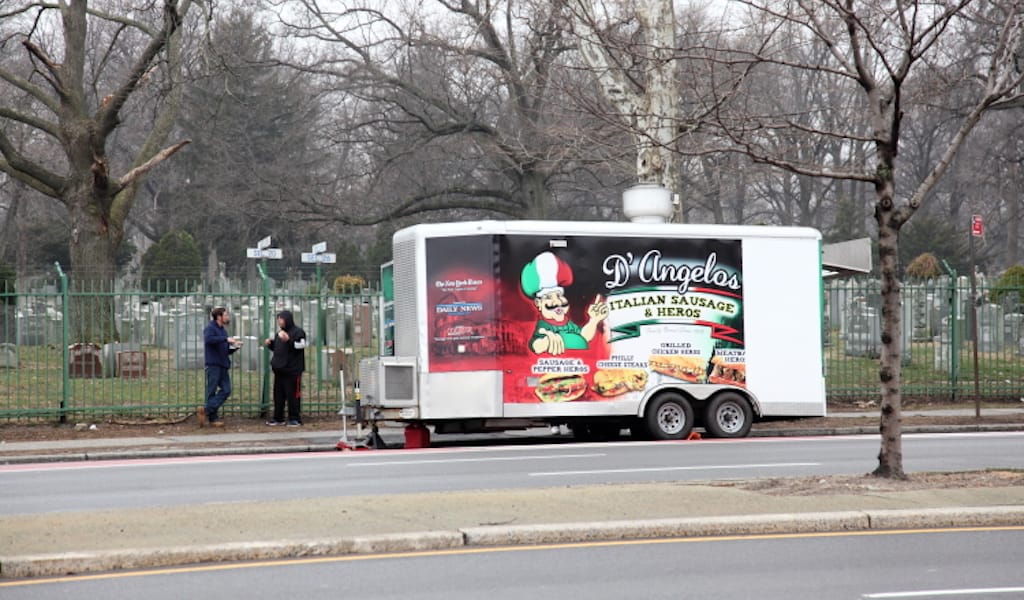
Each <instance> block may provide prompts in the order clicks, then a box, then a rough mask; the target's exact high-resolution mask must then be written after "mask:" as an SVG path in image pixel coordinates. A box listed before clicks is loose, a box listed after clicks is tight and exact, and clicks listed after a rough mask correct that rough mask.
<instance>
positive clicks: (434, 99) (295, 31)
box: [270, 0, 597, 224]
mask: <svg viewBox="0 0 1024 600" xmlns="http://www.w3.org/2000/svg"><path fill="white" fill-rule="evenodd" d="M270 4H272V5H274V6H275V7H276V9H277V11H278V13H279V15H280V19H281V24H282V27H283V28H284V32H285V34H286V35H288V36H289V37H291V38H293V39H295V40H298V41H297V42H296V43H298V44H306V45H308V46H310V47H315V48H317V51H318V54H319V55H318V56H317V57H311V58H307V59H304V60H298V59H291V60H289V61H288V64H290V65H292V66H294V67H295V68H298V69H301V70H302V71H304V72H305V73H308V74H310V75H311V76H313V77H315V78H316V79H317V80H318V81H320V82H323V84H324V85H325V86H328V87H331V88H333V89H334V90H336V92H337V95H338V96H339V97H341V98H343V99H342V100H339V101H338V102H337V105H338V110H337V114H338V116H339V119H338V121H337V122H336V127H334V128H333V129H332V130H331V132H330V133H331V134H332V136H333V139H335V140H338V141H339V146H341V145H342V143H341V142H344V145H345V146H346V147H347V148H348V149H347V150H346V151H345V152H346V153H347V154H345V155H344V158H345V159H346V160H347V163H346V164H344V165H339V167H341V168H340V171H342V172H343V173H344V175H346V178H345V179H344V180H341V181H339V183H338V188H339V191H338V193H337V194H336V196H337V197H339V198H345V199H348V201H347V202H338V201H337V199H334V200H335V201H334V202H333V203H330V204H322V203H316V202H312V201H311V202H310V203H309V205H308V206H307V209H308V212H309V214H310V215H319V216H320V217H321V218H322V217H323V215H325V214H327V215H330V216H332V217H334V218H337V219H340V220H343V221H345V222H348V223H355V224H372V223H380V222H383V221H390V220H393V219H402V218H407V217H410V216H412V215H418V216H419V217H418V218H422V215H424V214H425V213H430V212H431V211H439V210H442V211H447V212H446V214H447V215H449V216H451V215H453V214H454V215H463V216H464V215H467V214H489V215H505V216H516V217H533V218H544V217H547V216H549V215H551V214H552V208H553V207H552V204H553V192H552V190H553V188H554V187H555V186H556V185H557V183H558V182H559V181H561V180H562V179H563V176H564V174H565V173H567V172H571V171H573V170H575V169H578V168H580V166H581V164H583V163H586V162H588V161H591V162H592V163H593V162H597V159H595V158H589V157H588V156H587V152H584V151H583V150H581V148H582V147H583V143H582V139H581V137H580V136H579V135H577V133H576V131H574V122H575V120H576V116H575V115H573V114H571V112H570V111H568V110H567V109H566V108H565V105H566V102H564V101H562V100H561V99H560V98H559V93H560V92H559V88H558V86H556V85H553V81H558V80H559V77H561V76H560V74H559V73H558V68H559V62H558V59H559V57H560V56H562V55H563V54H564V53H565V52H566V50H567V48H568V46H567V43H566V41H565V39H564V37H565V24H566V19H565V15H564V1H556V2H546V1H540V0H536V1H533V0H529V1H525V2H508V1H506V2H490V1H480V0H472V1H471V0H433V1H431V2H428V3H425V4H424V3H422V2H408V3H406V2H393V3H387V4H386V5H385V4H378V3H368V2H346V3H340V4H339V3H327V2H321V1H319V0H281V1H274V2H270ZM353 148H355V149H356V150H355V152H353V151H352V149H353Z"/></svg>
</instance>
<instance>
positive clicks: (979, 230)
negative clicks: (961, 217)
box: [971, 215, 985, 237]
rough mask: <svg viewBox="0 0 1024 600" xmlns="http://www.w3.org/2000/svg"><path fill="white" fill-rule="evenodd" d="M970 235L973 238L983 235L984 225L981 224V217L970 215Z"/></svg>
mask: <svg viewBox="0 0 1024 600" xmlns="http://www.w3.org/2000/svg"><path fill="white" fill-rule="evenodd" d="M971 235H973V236H975V237H981V236H983V235H985V223H984V222H982V220H981V215H971Z"/></svg>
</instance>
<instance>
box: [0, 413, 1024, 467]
mask: <svg viewBox="0 0 1024 600" xmlns="http://www.w3.org/2000/svg"><path fill="white" fill-rule="evenodd" d="M1007 431H1024V425H1022V424H1019V423H1016V424H1014V423H1008V424H984V425H918V426H911V427H904V428H903V433H905V434H908V433H909V434H914V433H977V432H991V433H998V432H1007ZM877 433H878V427H874V426H872V427H833V428H824V427H822V428H807V429H773V430H764V431H757V430H754V431H751V433H750V437H752V438H764V437H804V436H843V435H876V434H877ZM111 439H112V440H116V438H111ZM386 441H388V444H389V448H400V447H401V440H398V439H395V440H386ZM339 451H340V450H338V447H337V444H336V443H330V444H280V445H275V446H258V445H257V446H225V447H209V446H207V447H204V448H189V447H188V446H187V445H183V446H178V447H175V448H167V449H161V450H143V449H136V448H132V449H125V450H109V449H107V450H102V451H90V452H68V453H61V454H24V455H16V456H3V455H2V454H0V465H19V464H32V463H49V462H80V461H94V460H129V459H136V458H187V457H193V456H231V455H243V454H288V453H302V452H339Z"/></svg>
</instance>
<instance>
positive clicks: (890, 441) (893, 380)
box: [873, 158, 906, 479]
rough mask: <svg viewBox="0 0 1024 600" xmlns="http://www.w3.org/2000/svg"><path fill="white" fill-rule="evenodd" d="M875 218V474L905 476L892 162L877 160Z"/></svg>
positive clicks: (899, 477)
mask: <svg viewBox="0 0 1024 600" xmlns="http://www.w3.org/2000/svg"><path fill="white" fill-rule="evenodd" d="M880 165H881V166H880V168H879V180H878V182H877V183H876V188H875V192H876V195H877V198H876V204H875V220H876V221H877V222H878V262H879V269H880V271H881V279H882V356H881V358H880V359H879V372H878V376H879V381H880V383H881V392H882V400H881V402H882V406H881V423H880V425H879V433H880V434H881V437H882V447H881V450H880V451H879V453H878V468H877V469H875V471H874V473H873V474H874V475H877V476H880V477H889V478H894V479H905V478H906V474H905V473H904V472H903V442H902V431H901V430H902V422H903V417H902V413H901V406H900V404H901V401H902V400H901V396H900V369H901V365H900V350H901V348H902V343H903V339H902V328H901V324H900V318H901V312H900V281H899V277H898V275H899V228H900V225H901V224H902V223H901V222H900V221H899V219H898V218H897V215H896V211H895V210H894V202H893V195H894V192H895V185H894V183H893V175H892V174H893V169H892V166H893V161H892V160H885V159H884V158H883V159H882V160H880Z"/></svg>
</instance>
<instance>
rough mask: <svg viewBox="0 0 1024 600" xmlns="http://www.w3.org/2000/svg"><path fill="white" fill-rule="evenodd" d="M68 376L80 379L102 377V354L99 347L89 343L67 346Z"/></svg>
mask: <svg viewBox="0 0 1024 600" xmlns="http://www.w3.org/2000/svg"><path fill="white" fill-rule="evenodd" d="M68 374H69V376H70V377H73V378H81V379H93V378H99V377H103V353H102V350H101V349H100V347H99V346H97V345H96V344H91V343H79V344H71V345H70V346H68Z"/></svg>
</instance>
